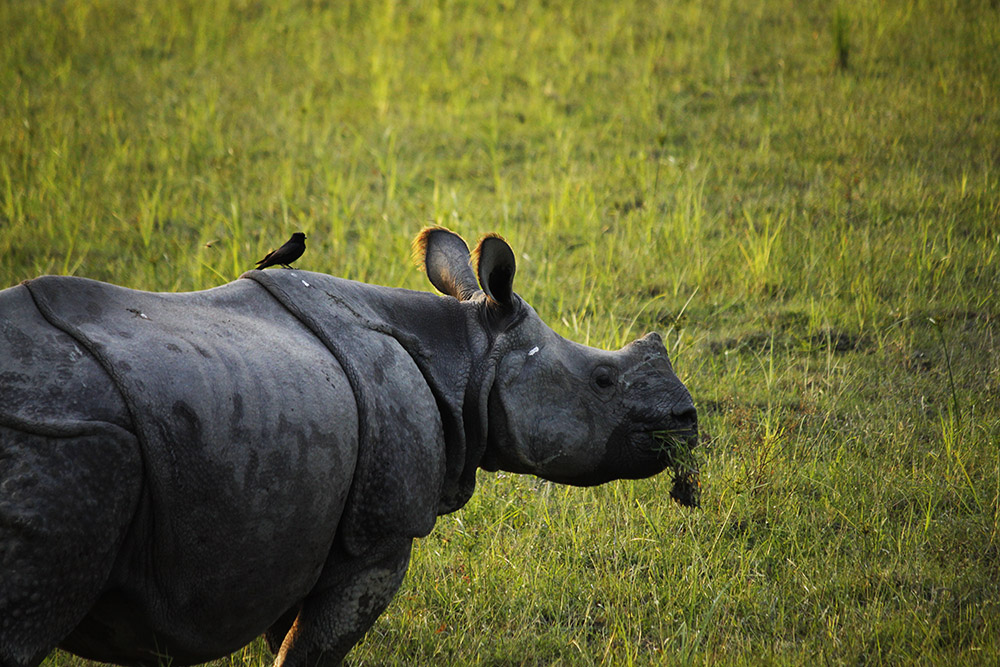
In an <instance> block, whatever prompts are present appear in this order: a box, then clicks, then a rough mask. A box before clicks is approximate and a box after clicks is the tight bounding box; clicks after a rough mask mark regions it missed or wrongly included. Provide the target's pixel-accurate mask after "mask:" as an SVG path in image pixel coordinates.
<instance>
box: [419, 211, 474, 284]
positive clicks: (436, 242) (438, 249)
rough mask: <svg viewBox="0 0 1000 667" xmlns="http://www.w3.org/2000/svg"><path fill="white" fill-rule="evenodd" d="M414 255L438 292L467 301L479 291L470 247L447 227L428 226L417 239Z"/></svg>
mask: <svg viewBox="0 0 1000 667" xmlns="http://www.w3.org/2000/svg"><path fill="white" fill-rule="evenodd" d="M413 258H414V259H415V260H416V262H417V265H418V266H421V268H423V269H424V270H425V271H426V272H427V278H428V279H429V280H430V281H431V284H432V285H434V287H436V288H437V289H438V291H440V292H442V293H444V294H447V295H449V296H453V297H455V298H456V299H458V300H459V301H465V300H466V299H470V298H472V297H473V296H475V295H476V294H477V293H478V292H479V285H478V284H477V283H476V276H475V274H474V273H473V272H472V267H471V266H469V246H467V245H465V241H463V240H462V237H461V236H459V235H458V234H456V233H455V232H453V231H451V230H448V229H445V228H444V227H425V228H424V229H422V230H421V231H420V233H419V234H417V238H415V239H413Z"/></svg>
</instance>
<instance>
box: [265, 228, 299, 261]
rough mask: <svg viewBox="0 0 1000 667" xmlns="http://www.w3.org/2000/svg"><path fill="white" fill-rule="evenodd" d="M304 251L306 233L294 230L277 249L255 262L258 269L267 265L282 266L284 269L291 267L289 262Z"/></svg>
mask: <svg viewBox="0 0 1000 667" xmlns="http://www.w3.org/2000/svg"><path fill="white" fill-rule="evenodd" d="M305 251H306V235H305V234H303V233H302V232H295V233H294V234H292V238H290V239H288V241H286V242H285V245H283V246H281V247H280V248H278V249H277V250H272V251H271V252H269V253H267V254H266V255H264V259H262V260H260V261H259V262H257V268H258V269H266V268H267V267H269V266H283V267H285V268H286V269H290V268H292V266H291V264H292V262H294V261H295V260H297V259H298V258H299V257H301V256H302V253H304V252H305Z"/></svg>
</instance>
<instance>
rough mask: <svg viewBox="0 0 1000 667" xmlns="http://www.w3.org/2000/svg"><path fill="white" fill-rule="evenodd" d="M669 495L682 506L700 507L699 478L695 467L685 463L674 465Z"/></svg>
mask: <svg viewBox="0 0 1000 667" xmlns="http://www.w3.org/2000/svg"><path fill="white" fill-rule="evenodd" d="M670 497H671V498H673V499H674V500H676V501H677V502H679V503H680V504H681V505H684V507H701V479H700V478H699V475H698V469H697V468H691V467H689V466H687V465H675V466H674V483H673V486H671V487H670Z"/></svg>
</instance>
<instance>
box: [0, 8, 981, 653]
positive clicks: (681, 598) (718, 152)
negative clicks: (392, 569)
mask: <svg viewBox="0 0 1000 667" xmlns="http://www.w3.org/2000/svg"><path fill="white" fill-rule="evenodd" d="M0 30H2V35H0V258H2V261H0V285H2V286H7V285H12V284H16V283H17V282H18V281H20V280H23V279H26V278H30V277H33V276H35V275H38V274H41V273H65V274H75V275H81V276H87V277H91V278H97V279H101V280H109V281H113V282H116V283H119V284H124V285H128V286H132V287H137V288H143V289H155V290H193V289H202V288H207V287H211V286H215V285H218V284H221V283H223V282H226V281H229V280H232V279H234V278H236V276H238V275H239V274H240V273H242V272H243V271H245V270H247V269H249V268H251V267H252V265H253V261H254V260H256V259H258V258H259V257H261V256H262V255H263V254H264V253H265V252H266V251H267V250H268V249H269V248H270V247H273V246H275V245H277V244H279V243H281V242H282V241H284V240H285V239H286V238H287V237H288V235H289V234H290V233H291V232H293V231H297V230H302V231H304V232H306V234H307V235H308V236H309V241H308V243H309V247H308V250H307V252H306V255H305V256H304V257H303V258H302V260H301V261H300V262H298V266H300V267H301V268H305V269H310V270H316V271H324V272H328V273H332V274H336V275H340V276H345V277H349V278H354V279H359V280H365V281H370V282H376V283H380V284H386V285H393V286H405V287H410V288H416V289H431V288H430V286H429V285H427V284H426V282H425V278H424V277H423V276H422V275H421V274H420V273H419V272H418V271H417V270H416V269H414V268H413V265H412V263H411V262H410V260H409V243H410V240H411V238H412V237H413V236H414V234H415V233H416V232H417V231H418V230H419V229H420V228H421V227H423V226H424V225H426V224H429V223H436V224H441V225H445V226H448V227H450V228H452V229H455V230H456V231H459V232H460V233H462V234H464V235H465V236H466V237H467V238H469V239H472V240H474V239H475V238H476V237H477V236H478V235H480V234H481V233H484V232H488V231H498V232H500V233H501V234H503V235H504V236H505V237H506V238H507V240H508V241H509V242H510V243H511V244H512V245H513V247H514V248H515V250H516V251H517V253H518V262H519V264H518V276H517V284H516V286H515V287H516V289H517V291H518V292H519V293H520V294H521V295H522V296H523V297H525V299H527V300H528V301H529V302H530V303H532V304H533V305H534V306H535V308H536V309H537V311H538V312H539V314H540V315H541V316H542V318H543V319H545V320H546V321H547V322H548V323H549V324H550V325H551V326H552V327H553V328H554V329H555V330H556V331H558V332H559V333H560V334H563V335H565V336H567V337H569V338H572V339H574V340H577V341H580V342H585V343H588V344H591V345H598V346H606V347H617V346H620V345H622V344H624V343H625V342H627V341H629V340H631V339H633V338H635V337H637V336H639V335H641V334H642V333H644V332H646V331H649V330H657V331H659V332H661V333H662V334H663V335H664V338H665V339H666V340H667V342H668V346H669V347H670V350H671V353H672V356H673V358H674V360H675V365H676V367H677V369H678V373H679V374H680V375H681V377H682V378H683V379H684V380H685V382H686V383H687V384H688V386H689V388H690V389H691V392H692V394H693V395H694V397H695V401H696V403H697V405H698V407H699V412H700V416H701V424H702V430H703V448H702V449H701V450H700V459H701V462H702V483H703V507H702V508H701V509H700V510H687V509H683V508H681V507H679V506H677V505H675V504H674V503H673V502H672V501H670V499H669V497H668V491H669V485H670V480H669V476H665V477H663V478H656V479H652V480H644V481H639V482H617V483H611V484H608V485H605V486H603V487H598V488H594V489H576V488H568V487H560V486H555V485H552V484H548V483H544V482H541V481H539V480H536V479H534V478H528V477H519V476H516V475H504V474H499V475H489V474H481V476H480V485H479V489H478V491H477V494H476V496H474V498H473V499H472V501H471V502H470V503H469V504H468V505H467V506H466V507H465V508H464V509H463V510H461V511H459V512H456V513H454V514H452V515H448V516H445V517H442V518H441V519H440V520H439V521H438V525H437V527H436V529H435V531H434V532H433V533H432V534H431V535H430V536H429V537H427V538H426V539H423V540H420V541H418V544H417V547H416V550H415V553H414V559H413V564H412V566H411V569H410V574H409V576H408V578H407V581H406V583H405V584H404V587H403V589H402V590H401V591H400V593H399V594H398V595H397V597H396V599H395V601H394V602H393V604H392V605H391V606H390V608H389V610H388V611H387V612H386V613H385V614H384V615H383V617H382V618H381V619H380V620H379V622H378V623H377V625H376V626H375V628H374V629H373V630H372V631H371V632H370V633H369V635H368V636H367V638H366V639H365V640H364V642H363V643H362V644H360V645H359V646H358V647H357V648H356V649H355V651H354V653H353V654H352V659H353V661H354V664H362V665H379V664H488V665H492V664H528V665H535V664H538V665H548V664H564V665H591V664H614V665H632V664H636V665H644V664H660V663H665V664H675V663H676V664H748V665H749V664H761V663H765V664H824V663H833V664H845V663H847V664H880V663H884V664H950V665H954V664H977V663H978V664H988V663H994V664H995V663H997V662H998V661H1000V583H998V582H1000V549H998V547H1000V535H998V528H1000V454H998V450H1000V442H998V440H1000V305H998V299H997V292H998V291H1000V290H998V288H1000V269H998V266H1000V99H998V91H1000V85H998V82H1000V8H998V5H997V2H996V0H992V1H985V0H984V1H977V0H968V1H960V0H943V1H939V2H929V1H919V0H915V1H909V2H908V1H904V0H884V1H876V0H859V1H857V2H840V3H827V2H815V1H809V2H792V1H791V0H772V1H766V0H746V1H743V2H733V1H731V0H710V1H707V2H702V1H696V0H678V1H677V2H640V1H637V0H635V1H625V2H612V3H608V2H588V1H581V2H546V1H545V0H528V1H527V2H522V3H513V2H501V3H485V2H484V3H479V2H461V1H458V0H456V1H451V2H449V1H447V0H441V1H440V2H416V1H414V2H403V1H402V0H400V1H396V0H385V1H380V2H372V3H368V2H346V1H344V2H341V1H337V0H331V1H328V2H325V1H322V0H313V1H305V0H302V1H291V0H288V1H285V0H273V1H270V2H258V1H250V0H228V1H227V0H207V1H205V0H197V1H188V0H183V1H181V0H178V1H176V2H154V1H152V0H120V1H111V0H98V1H95V2H89V1H84V0H60V1H55V0H47V1H38V2H19V1H16V0H0ZM269 661H270V656H269V655H268V653H267V651H266V649H264V647H263V645H262V644H259V643H258V644H254V645H253V646H251V647H249V648H247V649H246V650H244V651H243V652H241V653H238V654H236V655H234V656H232V657H231V658H229V659H228V660H224V661H222V662H221V663H220V664H226V665H228V664H237V665H261V664H266V663H268V662H269ZM79 663H80V661H78V660H76V659H74V658H72V657H71V656H69V655H67V654H63V653H56V654H53V656H52V657H51V658H50V659H49V661H48V663H47V664H48V665H51V666H55V665H77V664H79Z"/></svg>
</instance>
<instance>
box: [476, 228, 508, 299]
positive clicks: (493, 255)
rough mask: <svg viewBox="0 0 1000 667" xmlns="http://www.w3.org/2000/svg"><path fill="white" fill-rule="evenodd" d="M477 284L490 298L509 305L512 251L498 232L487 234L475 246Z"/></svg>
mask: <svg viewBox="0 0 1000 667" xmlns="http://www.w3.org/2000/svg"><path fill="white" fill-rule="evenodd" d="M475 257H476V270H477V272H478V273H479V284H480V285H482V286H483V291H484V292H486V296H488V297H489V298H490V300H492V301H495V302H496V303H499V304H502V305H505V306H509V305H510V304H511V303H512V301H513V297H514V273H515V272H516V271H517V265H516V264H515V262H514V251H513V250H511V249H510V246H509V245H507V242H506V241H504V240H503V238H502V237H500V235H498V234H487V235H486V236H484V237H483V238H482V240H481V241H479V245H478V246H476V252H475Z"/></svg>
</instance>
